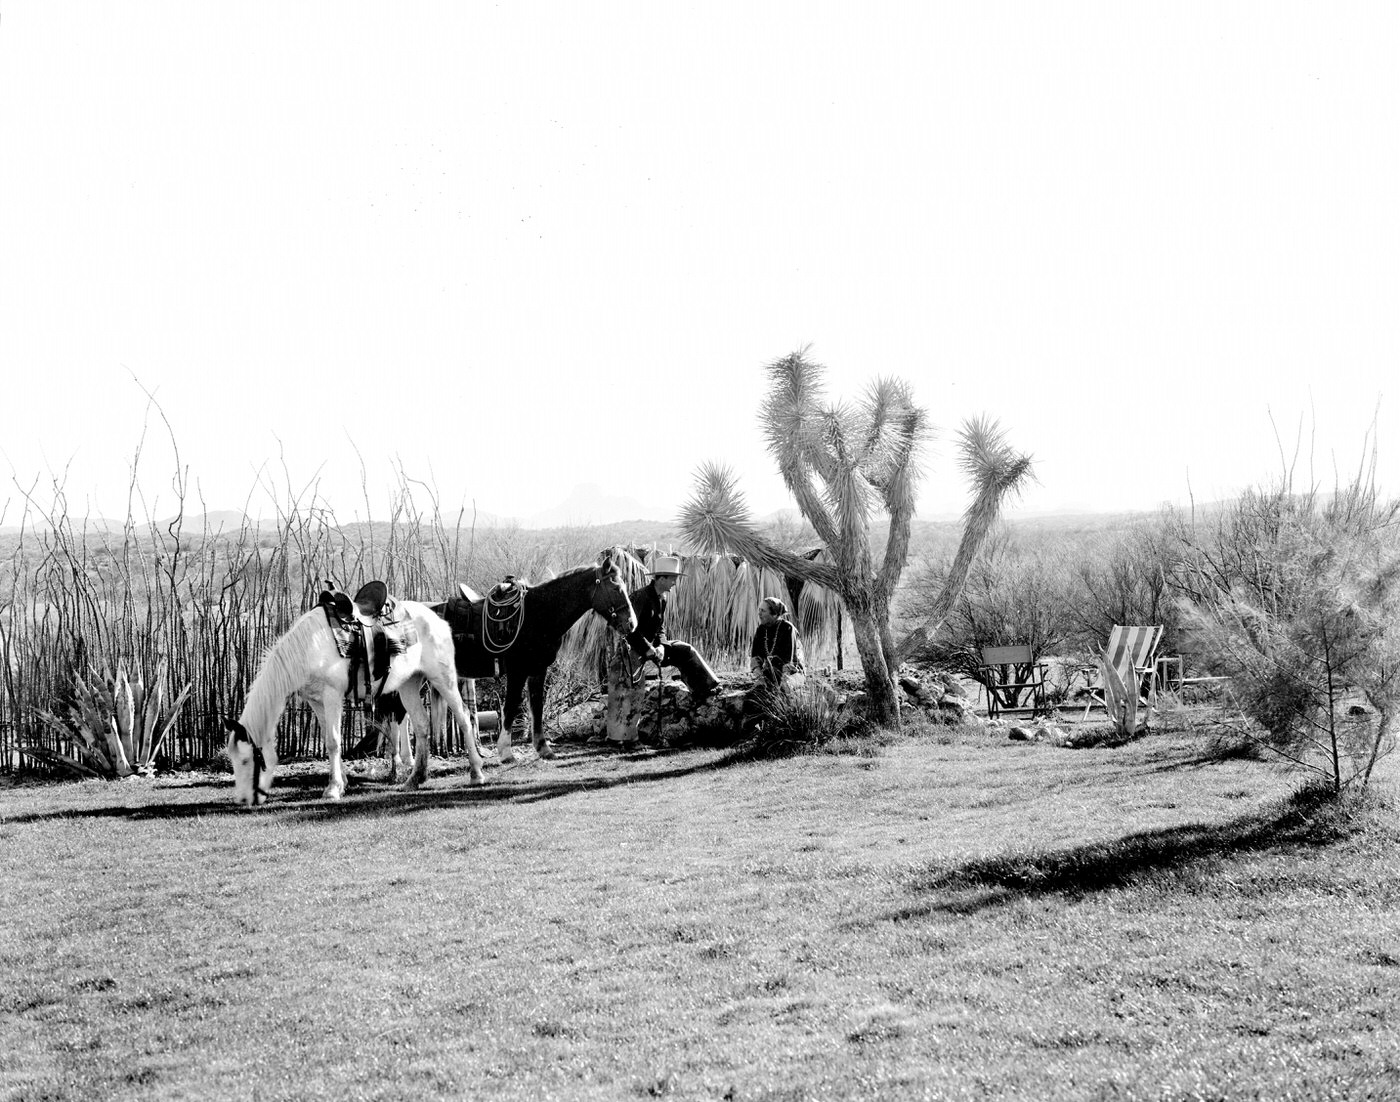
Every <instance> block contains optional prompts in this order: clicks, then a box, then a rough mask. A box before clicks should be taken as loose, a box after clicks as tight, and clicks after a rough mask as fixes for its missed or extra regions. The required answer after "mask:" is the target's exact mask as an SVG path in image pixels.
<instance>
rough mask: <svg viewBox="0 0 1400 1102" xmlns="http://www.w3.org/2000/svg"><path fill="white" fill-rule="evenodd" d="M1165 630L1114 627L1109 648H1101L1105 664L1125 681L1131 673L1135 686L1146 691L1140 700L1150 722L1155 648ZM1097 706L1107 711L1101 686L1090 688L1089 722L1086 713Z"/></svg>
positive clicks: (1155, 673)
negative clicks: (1134, 679) (1145, 704)
mask: <svg viewBox="0 0 1400 1102" xmlns="http://www.w3.org/2000/svg"><path fill="white" fill-rule="evenodd" d="M1164 630H1165V629H1164V628H1162V627H1161V626H1160V625H1159V626H1155V627H1141V626H1139V627H1121V626H1119V625H1117V624H1115V625H1114V627H1113V630H1112V631H1111V632H1109V635H1108V646H1107V647H1105V648H1104V661H1106V662H1107V663H1108V664H1109V665H1111V666H1112V667H1113V668H1114V669H1116V670H1119V671H1120V672H1121V673H1122V675H1123V679H1124V680H1125V681H1126V680H1127V679H1128V676H1129V670H1131V671H1132V675H1133V676H1135V677H1136V678H1137V679H1138V685H1139V686H1140V687H1142V686H1145V687H1146V692H1145V693H1141V696H1142V697H1143V698H1144V699H1146V701H1147V715H1148V718H1149V721H1150V719H1151V716H1152V706H1153V704H1154V703H1155V702H1156V700H1157V648H1158V647H1159V646H1161V643H1162V633H1163V631H1164ZM1096 706H1097V707H1099V708H1102V709H1104V710H1105V711H1107V710H1108V704H1107V702H1106V701H1105V700H1104V695H1103V686H1102V685H1090V686H1089V700H1088V703H1086V704H1085V705H1084V718H1085V719H1088V718H1089V709H1090V708H1093V707H1096Z"/></svg>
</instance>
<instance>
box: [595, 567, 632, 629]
mask: <svg viewBox="0 0 1400 1102" xmlns="http://www.w3.org/2000/svg"><path fill="white" fill-rule="evenodd" d="M593 584H594V585H602V584H603V568H602V567H601V566H600V567H598V573H597V574H596V575H594V579H593ZM594 611H595V612H597V613H598V615H599V616H601V617H602V618H603V619H604V620H606V621H607V622H608V627H610V628H612V629H613V631H615V632H617V633H618V634H619V635H625V634H626V632H624V631H623V630H622V623H623V622H624V617H630V618H631V619H632V620H633V621H634V622H635V621H636V618H637V617H636V613H634V612H633V611H632V602H631V601H630V600H629V599H628V597H627V591H626V590H625V589H624V590H623V591H622V600H621V601H618V602H617V603H615V604H614V605H613V606H612V607H611V608H609V609H608V610H607V611H606V612H604V611H603V610H602V609H600V608H598V607H597V606H596V605H595V606H594Z"/></svg>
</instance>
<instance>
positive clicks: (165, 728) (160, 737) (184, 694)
mask: <svg viewBox="0 0 1400 1102" xmlns="http://www.w3.org/2000/svg"><path fill="white" fill-rule="evenodd" d="M193 688H194V682H193V681H190V682H187V683H186V685H185V687H184V688H183V689H181V690H180V695H179V696H177V697H176V698H175V700H174V701H173V702H172V703H171V705H170V711H168V712H167V713H166V715H165V722H164V723H163V724H161V726H160V731H159V733H158V734H157V735H156V739H155V742H154V743H152V745H151V750H150V753H149V754H148V755H147V756H146V759H145V760H144V761H143V762H142V763H141V765H142V768H144V769H150V768H151V767H152V766H153V764H154V763H155V760H156V755H157V754H159V753H160V751H161V747H163V746H164V745H165V738H166V736H167V735H169V734H170V730H171V728H173V727H174V726H175V718H176V717H177V716H178V715H179V714H180V709H181V708H183V707H184V706H185V701H186V700H187V699H189V695H190V690H191V689H193Z"/></svg>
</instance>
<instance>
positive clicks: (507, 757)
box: [501, 750, 515, 765]
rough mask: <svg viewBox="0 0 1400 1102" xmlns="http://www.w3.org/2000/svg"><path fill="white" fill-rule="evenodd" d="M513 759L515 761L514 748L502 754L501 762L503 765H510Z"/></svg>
mask: <svg viewBox="0 0 1400 1102" xmlns="http://www.w3.org/2000/svg"><path fill="white" fill-rule="evenodd" d="M513 761H515V751H514V750H511V751H510V752H508V753H505V754H502V755H501V764H502V765H510V764H511V762H513Z"/></svg>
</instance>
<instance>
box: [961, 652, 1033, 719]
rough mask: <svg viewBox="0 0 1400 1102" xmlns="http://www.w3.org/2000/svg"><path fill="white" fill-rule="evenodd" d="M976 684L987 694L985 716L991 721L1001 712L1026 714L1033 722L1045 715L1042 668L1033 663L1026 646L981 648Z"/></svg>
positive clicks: (1030, 653)
mask: <svg viewBox="0 0 1400 1102" xmlns="http://www.w3.org/2000/svg"><path fill="white" fill-rule="evenodd" d="M977 680H978V681H980V682H981V683H982V687H983V688H984V689H986V691H987V716H988V717H989V718H991V719H995V718H996V717H997V716H998V715H1000V714H1001V713H1002V712H1027V711H1028V712H1030V714H1031V716H1032V718H1034V717H1035V716H1036V715H1038V714H1040V713H1041V712H1043V711H1045V664H1044V663H1043V662H1037V661H1036V660H1035V652H1034V651H1033V650H1032V649H1031V647H1030V644H1029V643H1020V644H1017V645H1015V646H1009V647H983V648H982V664H981V665H980V666H978V667H977ZM1027 700H1029V701H1030V703H1029V704H1027V703H1025V701H1027Z"/></svg>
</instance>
